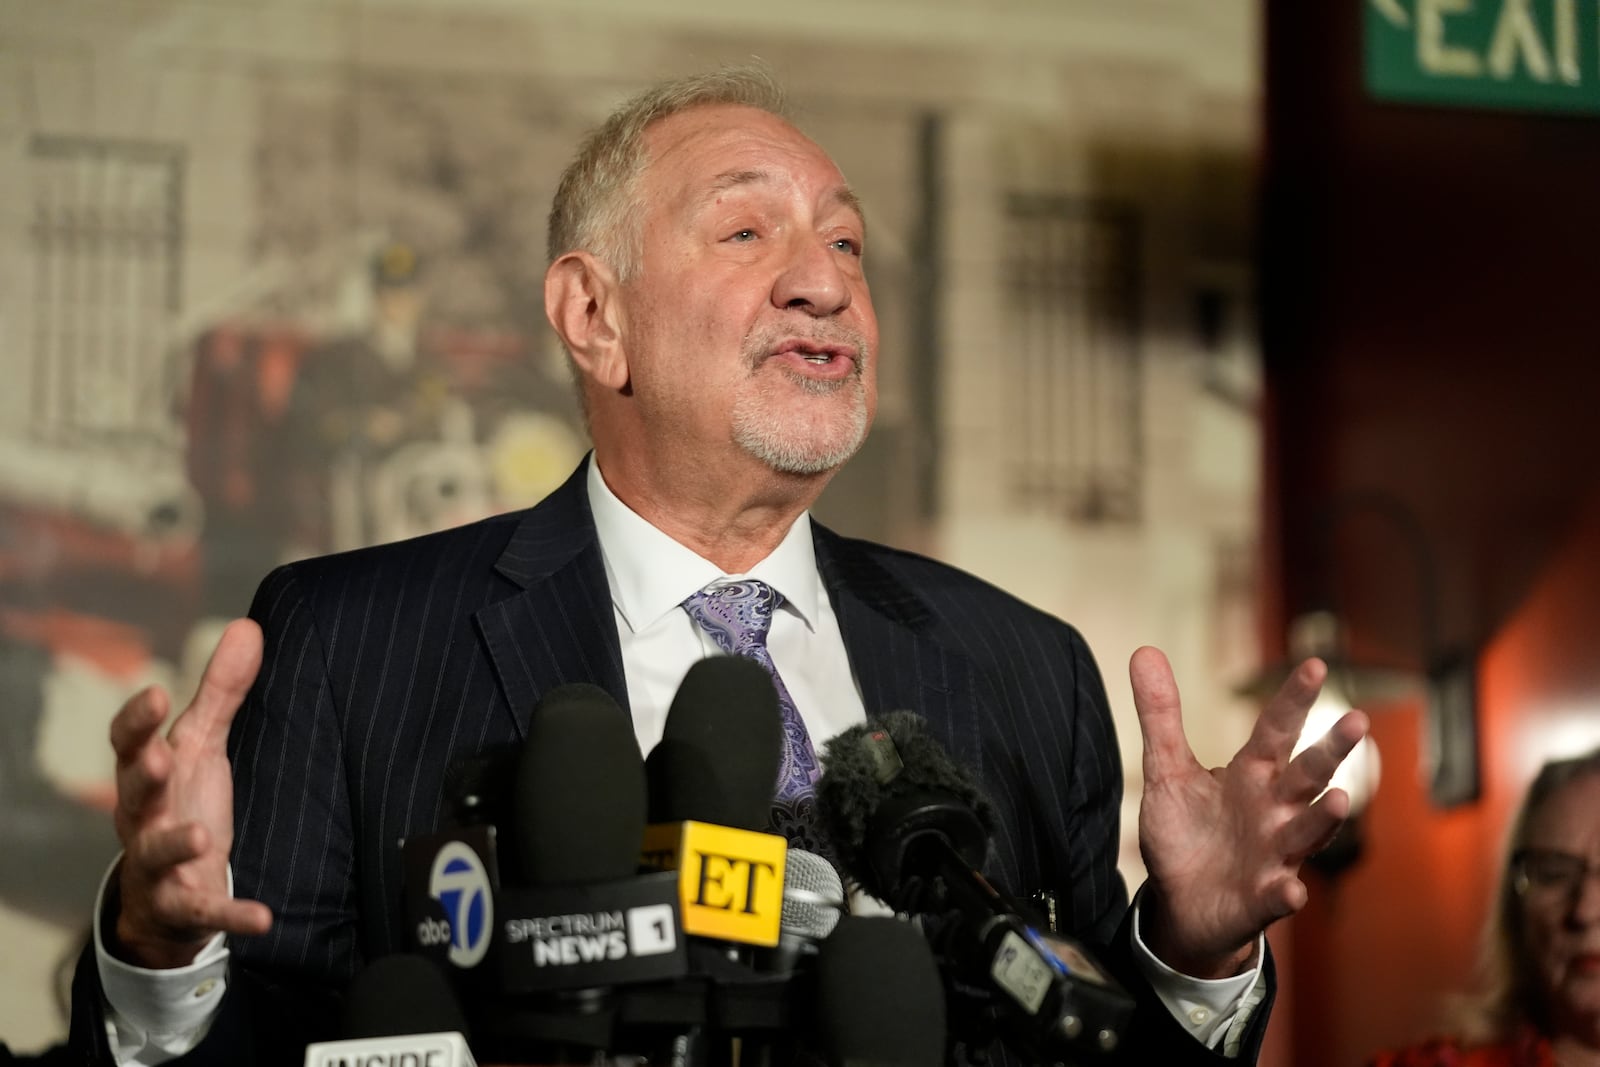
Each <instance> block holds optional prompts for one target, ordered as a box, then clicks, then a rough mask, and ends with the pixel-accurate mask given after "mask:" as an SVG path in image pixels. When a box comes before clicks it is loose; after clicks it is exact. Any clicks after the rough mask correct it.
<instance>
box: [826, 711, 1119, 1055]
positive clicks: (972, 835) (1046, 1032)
mask: <svg viewBox="0 0 1600 1067" xmlns="http://www.w3.org/2000/svg"><path fill="white" fill-rule="evenodd" d="M826 751H827V758H826V760H825V765H826V768H827V769H826V771H824V773H823V775H822V778H821V779H820V780H819V781H818V783H817V806H818V810H819V811H820V812H821V814H822V817H823V819H824V821H825V823H826V824H827V826H828V827H829V829H830V831H831V832H832V835H833V840H834V844H835V847H836V848H837V849H838V852H839V857H840V860H841V862H842V863H843V864H844V867H845V870H846V871H847V872H848V873H849V874H850V876H851V877H852V878H853V879H854V880H855V881H856V882H858V883H859V884H860V885H861V887H862V888H863V889H865V890H866V891H867V892H869V893H871V894H872V895H873V896H876V897H878V898H880V899H882V900H884V901H885V902H887V903H888V904H890V905H891V906H892V907H894V908H895V909H896V910H897V911H900V912H902V913H909V914H917V913H932V914H935V915H938V916H940V917H941V918H942V920H943V921H942V922H940V923H937V924H935V927H934V929H933V932H932V934H933V937H934V939H935V941H936V942H937V944H938V946H939V947H940V948H941V949H942V950H943V952H942V955H943V957H944V959H943V962H944V963H945V964H946V966H948V967H949V968H950V969H951V970H952V971H953V972H954V977H955V978H956V979H957V980H958V981H960V982H961V983H963V984H965V985H966V986H968V987H973V988H975V989H976V990H982V991H983V992H984V994H985V995H986V998H987V1000H988V1001H989V1002H990V1005H991V1006H992V1008H993V1009H994V1012H993V1014H994V1016H995V1020H994V1021H995V1023H996V1025H998V1027H999V1028H1001V1029H1003V1030H1004V1032H1005V1034H1006V1036H1007V1037H1008V1038H1009V1039H1010V1040H1012V1041H1013V1042H1014V1043H1016V1044H1017V1045H1019V1046H1020V1047H1021V1049H1022V1050H1023V1051H1024V1052H1026V1053H1027V1054H1028V1055H1029V1056H1030V1057H1031V1058H1034V1059H1047V1060H1050V1061H1058V1060H1067V1061H1071V1060H1073V1059H1075V1058H1078V1057H1083V1056H1087V1057H1096V1056H1101V1055H1104V1054H1107V1053H1110V1052H1111V1051H1113V1050H1114V1049H1115V1048H1116V1047H1117V1046H1118V1045H1119V1044H1120V1043H1121V1040H1122V1034H1123V1030H1124V1027H1125V1026H1126V1024H1127V1022H1128V1020H1129V1019H1130V1018H1131V1016H1132V1014H1133V999H1132V998H1131V997H1130V996H1129V995H1128V994H1127V993H1126V991H1124V990H1123V989H1122V987H1121V986H1119V985H1118V984H1117V983H1116V982H1115V981H1114V980H1113V979H1112V978H1111V977H1110V975H1109V974H1108V973H1107V972H1106V971H1105V970H1104V969H1103V968H1102V967H1100V966H1098V965H1096V964H1095V963H1094V962H1093V961H1092V959H1091V958H1090V955H1089V953H1088V951H1087V950H1086V949H1085V948H1084V947H1083V946H1082V945H1080V944H1078V943H1077V942H1075V941H1072V940H1071V939H1068V938H1062V937H1059V936H1052V937H1051V938H1049V939H1046V938H1045V937H1044V935H1042V934H1041V933H1039V932H1038V931H1037V930H1035V929H1034V928H1033V927H1032V926H1031V925H1029V923H1028V922H1027V921H1026V920H1025V919H1024V918H1023V917H1022V916H1021V915H1020V914H1019V913H1018V911H1017V909H1016V907H1015V906H1014V905H1013V904H1012V903H1011V902H1010V901H1009V900H1008V899H1007V898H1006V897H1005V895H1004V894H1002V893H1001V892H1000V891H999V890H998V889H996V888H995V887H994V886H993V885H991V884H990V883H989V882H988V881H987V880H986V879H985V878H984V877H983V875H981V874H979V873H978V870H977V868H978V867H979V866H980V865H981V864H982V861H983V859H984V857H985V855H986V853H987V851H988V839H989V835H990V831H991V829H992V827H993V823H994V816H993V809H992V807H991V806H990V805H989V803H988V801H987V800H986V799H985V798H984V796H983V794H982V791H981V790H980V789H979V787H978V786H977V784H976V783H975V782H974V781H972V779H971V778H970V777H969V776H968V775H967V774H966V772H965V771H963V770H962V769H961V768H960V767H958V766H957V765H956V764H955V763H954V762H953V761H952V760H951V759H950V758H949V757H948V755H946V753H945V752H944V750H943V749H942V748H941V747H940V745H939V743H938V741H937V740H935V739H934V738H933V737H931V736H930V735H929V734H928V733H927V730H926V727H925V725H924V723H923V720H922V719H921V717H920V716H918V715H916V714H914V713H912V712H908V711H897V712H891V713H889V714H888V715H885V716H884V717H883V718H882V719H881V720H879V721H877V722H869V723H867V724H866V725H864V726H856V727H852V728H850V729H849V730H846V731H845V732H844V733H842V734H840V735H839V736H838V737H836V738H834V739H833V740H832V741H831V742H829V744H828V746H827V750H826ZM986 1014H988V1013H986Z"/></svg>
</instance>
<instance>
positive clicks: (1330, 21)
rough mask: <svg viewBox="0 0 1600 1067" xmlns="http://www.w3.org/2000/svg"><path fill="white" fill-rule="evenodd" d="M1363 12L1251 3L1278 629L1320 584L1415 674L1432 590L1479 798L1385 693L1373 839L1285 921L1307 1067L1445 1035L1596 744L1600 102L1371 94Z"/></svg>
mask: <svg viewBox="0 0 1600 1067" xmlns="http://www.w3.org/2000/svg"><path fill="white" fill-rule="evenodd" d="M1365 6H1366V5H1364V4H1356V3H1341V4H1320V3H1319V4H1296V3H1267V4H1264V5H1263V11H1264V17H1265V28H1266V32H1265V46H1266V102H1267V103H1266V122H1265V143H1264V175H1263V190H1264V195H1263V217H1262V233H1263V235H1264V236H1263V243H1262V250H1261V261H1260V268H1261V274H1260V284H1261V291H1262V305H1263V312H1262V314H1263V318H1262V339H1263V350H1264V359H1265V372H1266V381H1267V393H1268V410H1267V439H1268V442H1269V444H1268V450H1267V453H1268V457H1269V458H1268V461H1267V462H1268V467H1269V479H1268V485H1269V489H1268V499H1267V503H1266V508H1267V516H1268V519H1267V540H1268V542H1269V546H1270V548H1269V561H1270V562H1269V564H1268V575H1267V579H1268V580H1267V581H1266V582H1265V583H1264V585H1265V588H1266V590H1267V594H1266V596H1267V598H1268V603H1267V609H1268V610H1267V611H1265V612H1264V619H1265V621H1264V624H1263V640H1264V643H1265V644H1266V646H1267V648H1268V651H1269V653H1281V651H1282V647H1283V634H1284V626H1285V624H1286V621H1287V620H1288V619H1289V618H1290V617H1291V616H1292V615H1293V614H1295V613H1296V612H1299V611H1301V610H1304V609H1306V608H1307V607H1310V606H1312V605H1313V604H1314V603H1316V602H1318V601H1319V600H1323V599H1326V598H1327V597H1328V596H1329V595H1330V594H1331V596H1332V598H1333V600H1334V602H1335V606H1336V607H1337V608H1338V610H1339V612H1340V614H1341V615H1342V617H1343V618H1344V620H1345V622H1346V624H1347V626H1348V641H1349V644H1348V648H1349V651H1350V654H1351V657H1352V658H1353V659H1361V660H1363V661H1365V662H1370V663H1378V664H1385V665H1391V666H1398V667H1402V668H1420V667H1421V666H1423V663H1424V659H1425V658H1426V653H1425V649H1424V644H1425V642H1426V641H1427V638H1426V630H1427V629H1428V628H1429V624H1428V615H1429V613H1430V609H1429V605H1428V603H1427V601H1429V600H1431V601H1432V602H1433V603H1432V605H1431V613H1432V615H1433V617H1434V618H1435V619H1436V624H1435V625H1434V626H1433V627H1432V628H1433V629H1434V630H1435V631H1436V636H1435V637H1434V638H1433V639H1432V641H1431V643H1432V644H1433V646H1434V651H1435V652H1437V651H1440V650H1444V649H1449V648H1461V649H1466V650H1469V651H1473V652H1476V653H1478V658H1477V664H1478V670H1477V682H1478V686H1479V700H1478V706H1479V723H1480V728H1481V731H1482V737H1483V767H1482V774H1483V792H1482V795H1481V798H1480V799H1479V800H1478V801H1476V802H1473V803H1469V804H1465V805H1461V806H1458V807H1452V808H1450V809H1448V810H1444V809H1440V808H1438V807H1436V806H1434V805H1433V804H1432V803H1431V802H1430V800H1429V798H1428V795H1427V791H1426V787H1425V785H1424V783H1423V782H1422V781H1421V778H1420V774H1419V770H1418V767H1419V758H1420V757H1421V755H1422V753H1421V751H1420V746H1421V739H1422V733H1423V723H1422V719H1421V716H1422V711H1423V704H1422V701H1421V700H1420V699H1419V698H1417V697H1415V696H1411V697H1404V696H1402V697H1400V698H1397V699H1394V700H1392V701H1390V702H1388V703H1387V704H1383V705H1376V706H1375V707H1374V711H1375V716H1374V727H1373V733H1374V737H1375V738H1376V740H1377V742H1378V744H1379V746H1380V749H1381V751H1382V753H1383V758H1384V778H1383V784H1382V786H1381V788H1380V790H1379V793H1378V795H1377V797H1376V799H1375V801H1374V803H1373V806H1372V808H1371V810H1370V812H1369V815H1368V816H1367V818H1366V820H1365V825H1364V827H1363V830H1364V831H1365V839H1366V845H1367V848H1366V853H1365V855H1364V857H1363V858H1362V860H1361V861H1360V863H1359V864H1358V865H1356V866H1355V867H1354V868H1352V869H1351V870H1349V871H1348V872H1346V873H1344V874H1343V875H1342V876H1339V877H1337V878H1335V879H1327V880H1322V881H1320V882H1318V884H1316V885H1314V886H1313V895H1312V904H1311V906H1310V907H1309V908H1308V909H1307V912H1306V913H1305V914H1304V915H1303V916H1301V917H1299V918H1298V919H1296V920H1295V921H1294V923H1293V924H1292V926H1291V927H1290V929H1289V930H1287V931H1286V932H1285V934H1286V941H1287V943H1288V947H1289V955H1290V958H1291V963H1290V966H1289V974H1288V980H1287V982H1286V989H1287V991H1288V993H1289V996H1288V1003H1287V1004H1285V1005H1284V1006H1285V1007H1286V1008H1287V1009H1288V1010H1287V1011H1284V1012H1282V1013H1280V1016H1279V1017H1278V1018H1277V1019H1276V1020H1275V1023H1274V1025H1275V1027H1277V1028H1278V1029H1280V1030H1282V1029H1285V1028H1287V1029H1288V1030H1289V1031H1290V1033H1289V1034H1288V1035H1283V1036H1280V1038H1279V1039H1280V1041H1282V1042H1285V1043H1287V1044H1288V1045H1290V1046H1291V1047H1292V1048H1293V1049H1294V1053H1293V1056H1292V1062H1293V1063H1295V1064H1296V1065H1298V1067H1323V1065H1329V1067H1331V1065H1334V1064H1355V1063H1360V1062H1362V1061H1363V1059H1364V1058H1365V1057H1366V1056H1367V1055H1368V1054H1369V1053H1370V1052H1371V1051H1372V1050H1373V1049H1375V1048H1377V1047H1381V1046H1383V1045H1386V1044H1393V1043H1396V1042H1400V1041H1404V1040H1409V1039H1413V1038H1417V1037H1420V1036H1422V1035H1424V1034H1427V1033H1429V1032H1433V1031H1436V1030H1437V1028H1438V1026H1439V1025H1440V1022H1439V1014H1438V1010H1439V1008H1440V1007H1441V1005H1442V998H1443V996H1444V995H1445V994H1446V993H1447V992H1449V991H1452V990H1460V989H1462V988H1463V987H1464V986H1465V984H1466V983H1467V981H1468V976H1469V973H1470V970H1471V967H1472V964H1473V962H1474V960H1475V958H1476V949H1477V938H1478V927H1479V923H1480V919H1481V916H1482V914H1483V912H1484V906H1485V902H1486V900H1487V897H1488V895H1489V892H1490V889H1491V886H1492V884H1493V875H1494V869H1495V867H1496V865H1497V863H1498V862H1499V852H1500V848H1501V841H1502V838H1503V836H1504V832H1505V829H1506V826H1507V823H1508V820H1509V816H1510V812H1511V809H1512V806H1513V805H1514V803H1515V802H1516V800H1517V799H1518V797H1519V796H1520V793H1521V790H1522V789H1523V787H1524V786H1525V784H1526V782H1527V781H1528V779H1529V778H1530V777H1531V775H1532V773H1533V770H1534V769H1535V768H1536V766H1537V763H1538V761H1539V760H1540V759H1541V758H1543V756H1544V755H1545V754H1547V753H1548V752H1550V751H1558V750H1559V751H1567V750H1570V749H1571V748H1572V747H1573V746H1574V745H1581V744H1582V743H1583V742H1584V740H1585V738H1587V742H1588V743H1589V744H1596V743H1600V655H1597V651H1600V597H1597V595H1596V594H1600V580H1597V579H1600V506H1597V505H1600V479H1597V470H1600V466H1597V463H1596V460H1597V459H1600V445H1597V443H1596V434H1595V421H1596V411H1595V408H1596V397H1597V395H1600V265H1597V255H1596V254H1597V252H1600V121H1597V120H1596V119H1595V118H1593V117H1589V118H1580V117H1556V116H1550V115H1537V114H1522V113H1509V112H1507V113H1497V112H1491V111H1486V110H1468V109H1448V108H1429V107H1417V106H1406V105H1399V104H1394V103H1385V102H1380V101H1375V100H1373V99H1370V98H1369V97H1368V96H1367V94H1366V92H1365V90H1364V88H1363V86H1362V75H1361V71H1362V67H1361V62H1362V53H1361V41H1362V37H1361V32H1362V23H1361V19H1362V17H1363V11H1364V8H1365ZM1586 25H1587V24H1586ZM1586 32H1588V31H1586ZM1357 501H1359V502H1360V503H1357ZM1374 505H1375V506H1374ZM1401 520H1403V521H1401ZM1407 523H1409V524H1410V525H1411V526H1412V527H1413V529H1412V530H1411V531H1410V532H1408V529H1407ZM1419 548H1420V549H1421V551H1422V558H1421V559H1419V557H1418V551H1417V550H1418V549H1419ZM1430 569H1431V571H1432V574H1433V577H1434V578H1435V579H1436V584H1437V590H1436V596H1432V597H1429V596H1426V595H1425V594H1426V586H1427V584H1428V581H1429V578H1428V571H1429V570H1430Z"/></svg>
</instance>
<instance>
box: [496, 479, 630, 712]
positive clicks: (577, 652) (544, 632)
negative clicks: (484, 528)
mask: <svg viewBox="0 0 1600 1067" xmlns="http://www.w3.org/2000/svg"><path fill="white" fill-rule="evenodd" d="M588 470H589V463H588V461H587V460H586V461H585V462H583V463H580V464H579V465H578V469H577V470H576V471H574V472H573V474H572V476H571V477H569V478H568V479H567V480H566V482H564V483H563V484H562V486H561V487H560V488H559V489H557V490H556V491H555V492H553V493H551V494H550V495H549V496H548V497H546V498H545V499H544V500H542V501H540V502H539V503H538V504H537V505H535V506H534V507H533V508H530V509H529V510H528V511H526V512H524V513H523V516H522V519H521V521H520V522H519V523H518V524H517V529H516V531H515V532H514V533H513V534H512V536H511V540H510V542H509V543H507V545H506V547H505V550H504V551H503V552H502V553H501V554H500V557H499V559H498V560H497V561H496V562H495V570H496V572H498V573H499V574H500V575H501V576H502V577H504V578H505V579H507V580H508V581H510V582H511V583H513V584H514V585H516V586H517V587H518V591H517V592H516V593H514V594H513V595H511V596H509V597H507V598H505V599H504V600H501V601H498V602H496V603H493V604H489V605H486V606H485V607H483V608H481V609H480V610H479V611H478V612H477V613H476V614H475V615H474V616H473V621H474V623H475V624H476V625H477V628H478V635H479V637H480V639H481V640H482V641H483V644H484V647H485V648H486V649H487V651H488V653H489V658H490V660H491V661H492V662H493V664H494V670H495V676H496V678H497V679H498V680H499V682H500V687H501V690H502V691H503V692H504V694H505V697H506V702H507V704H508V706H509V707H510V709H511V715H512V717H513V719H514V720H515V726H516V731H517V736H518V737H519V738H521V737H523V736H525V735H526V733H527V728H528V720H529V717H530V716H531V715H532V713H533V708H534V705H535V704H536V703H537V702H538V700H539V698H540V697H542V696H543V695H544V694H545V693H546V692H548V691H549V690H551V689H553V688H554V687H556V686H558V685H563V684H565V683H568V682H589V683H591V684H593V685H598V686H600V688H602V689H604V690H606V691H607V692H608V693H610V694H611V695H612V696H613V697H615V698H616V700H617V703H619V704H620V705H622V708H623V710H624V711H627V710H628V687H627V681H626V677H625V675H624V673H623V669H622V647H621V644H620V642H619V640H618V637H617V623H616V615H615V613H614V611H613V608H612V606H611V592H610V586H609V585H608V584H607V582H606V572H605V563H604V561H603V560H602V558H601V556H600V543H599V541H598V539H597V538H596V536H595V531H594V517H593V516H592V515H591V513H590V511H589V494H588V486H587V484H586V479H587V477H588Z"/></svg>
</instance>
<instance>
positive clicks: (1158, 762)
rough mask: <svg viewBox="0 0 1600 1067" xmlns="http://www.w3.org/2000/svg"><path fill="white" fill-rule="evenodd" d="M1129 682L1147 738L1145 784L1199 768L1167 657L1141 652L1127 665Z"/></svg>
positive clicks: (1155, 651)
mask: <svg viewBox="0 0 1600 1067" xmlns="http://www.w3.org/2000/svg"><path fill="white" fill-rule="evenodd" d="M1128 680H1129V681H1130V682H1131V683H1132V684H1133V707H1134V710H1135V711H1136V712H1137V713H1138V715H1139V732H1140V734H1141V735H1143V737H1144V777H1145V781H1146V782H1151V781H1155V780H1158V779H1160V778H1162V777H1165V776H1169V775H1175V774H1178V773H1180V772H1187V771H1189V770H1191V769H1193V768H1196V767H1198V766H1199V764H1198V763H1197V762H1196V761H1195V758H1194V752H1193V750H1192V749H1190V748H1189V739H1188V738H1187V737H1185V736H1184V733H1183V704H1182V701H1180V700H1179V697H1178V683H1177V681H1176V680H1175V679H1174V678H1173V677H1172V665H1171V664H1170V663H1168V662H1167V657H1166V656H1165V655H1163V654H1162V652H1161V650H1160V649H1157V648H1151V647H1150V646H1148V645H1146V646H1145V647H1143V648H1140V649H1138V650H1137V651H1135V652H1134V654H1133V658H1132V659H1131V660H1130V661H1129V663H1128Z"/></svg>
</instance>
